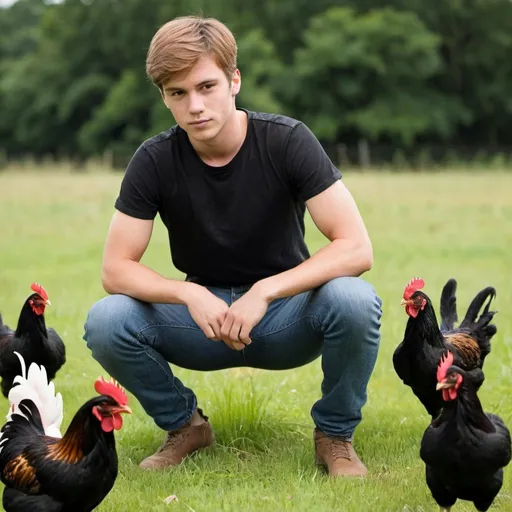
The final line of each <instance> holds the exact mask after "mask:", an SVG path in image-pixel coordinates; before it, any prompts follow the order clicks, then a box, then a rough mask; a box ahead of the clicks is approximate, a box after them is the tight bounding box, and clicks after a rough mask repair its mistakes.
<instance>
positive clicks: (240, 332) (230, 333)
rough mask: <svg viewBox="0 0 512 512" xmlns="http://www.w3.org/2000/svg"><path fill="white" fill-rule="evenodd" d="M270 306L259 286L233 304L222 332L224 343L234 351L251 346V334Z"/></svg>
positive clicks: (255, 286)
mask: <svg viewBox="0 0 512 512" xmlns="http://www.w3.org/2000/svg"><path fill="white" fill-rule="evenodd" d="M268 305H269V301H268V299H267V298H266V296H265V295H264V293H263V292H262V289H261V288H260V287H258V285H257V284H256V285H254V286H253V287H252V288H251V289H250V290H249V291H248V292H247V293H246V294H245V295H243V296H242V297H240V298H239V299H238V300H237V301H235V302H233V304H232V305H231V307H230V308H229V310H228V313H227V315H226V318H225V320H224V323H223V324H222V327H221V330H220V335H221V338H222V340H223V341H224V343H226V345H227V346H228V347H230V348H232V349H234V350H242V349H243V348H244V347H245V346H246V345H249V344H250V343H251V338H250V337H249V334H250V333H251V330H252V329H253V327H255V326H256V325H257V324H258V323H259V322H260V320H261V319H262V318H263V316H264V315H265V313H266V312H267V309H268Z"/></svg>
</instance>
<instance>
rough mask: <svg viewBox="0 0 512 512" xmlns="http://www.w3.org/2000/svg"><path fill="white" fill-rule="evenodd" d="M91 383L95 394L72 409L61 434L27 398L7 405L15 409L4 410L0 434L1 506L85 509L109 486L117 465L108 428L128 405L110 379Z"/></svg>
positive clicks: (19, 511)
mask: <svg viewBox="0 0 512 512" xmlns="http://www.w3.org/2000/svg"><path fill="white" fill-rule="evenodd" d="M29 375H30V370H29ZM16 388H17V386H15V387H14V388H13V389H12V392H11V393H12V394H13V395H14V394H15V393H14V392H15V390H16ZM94 388H95V390H96V392H97V393H99V394H100V396H97V397H95V398H92V399H91V400H89V401H88V402H86V403H85V404H84V405H83V406H82V407H81V408H80V409H79V410H78V412H77V413H76V414H75V416H74V417H73V419H72V420H71V423H70V425H69V427H68V429H67V431H66V433H65V434H64V436H63V437H62V438H58V437H51V436H49V435H47V433H45V428H44V425H43V422H42V420H41V413H42V411H39V409H38V407H37V406H36V404H35V403H34V402H33V401H32V400H30V399H22V400H21V401H20V402H19V403H18V404H14V403H13V404H12V405H11V407H12V409H13V410H16V411H17V412H14V413H11V414H10V415H9V417H10V419H9V421H8V422H7V423H6V424H5V425H4V426H3V427H2V430H1V440H0V479H1V480H2V482H3V483H4V484H5V486H6V487H5V489H4V494H3V506H4V509H5V510H6V512H26V511H29V510H30V512H70V511H73V512H89V511H91V510H93V509H94V508H95V507H97V506H98V505H99V504H100V503H101V502H102V501H103V500H104V498H105V497H106V496H107V494H108V493H109V492H110V490H111V489H112V487H113V485H114V482H115V480H116V477H117V469H118V461H117V452H116V446H115V438H114V432H113V430H119V429H120V428H121V427H122V425H123V420H122V417H121V413H131V410H130V408H129V407H128V405H127V403H128V398H127V396H126V394H125V393H124V391H123V390H122V389H121V388H120V387H119V386H118V385H117V383H115V382H114V381H110V382H108V381H105V380H104V379H103V378H100V379H98V380H97V381H96V382H95V385H94ZM31 393H32V391H29V392H28V393H27V395H30V394H31ZM50 394H51V393H50ZM16 395H19V392H18V393H16ZM45 412H46V413H47V414H46V416H47V417H52V416H55V414H54V413H53V411H50V412H48V411H45ZM57 412H58V411H57Z"/></svg>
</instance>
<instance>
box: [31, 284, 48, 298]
mask: <svg viewBox="0 0 512 512" xmlns="http://www.w3.org/2000/svg"><path fill="white" fill-rule="evenodd" d="M30 289H31V290H32V291H34V292H36V293H38V294H39V295H40V296H41V298H42V299H43V300H48V294H47V293H46V290H45V289H44V288H43V287H42V285H40V284H39V283H32V284H31V285H30Z"/></svg>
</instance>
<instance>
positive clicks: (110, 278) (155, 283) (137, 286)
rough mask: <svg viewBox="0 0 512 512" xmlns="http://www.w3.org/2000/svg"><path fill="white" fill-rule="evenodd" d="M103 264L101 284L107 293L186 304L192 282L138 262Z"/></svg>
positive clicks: (149, 300) (126, 261) (146, 300)
mask: <svg viewBox="0 0 512 512" xmlns="http://www.w3.org/2000/svg"><path fill="white" fill-rule="evenodd" d="M113 267H114V265H112V267H111V268H109V266H108V265H107V266H104V267H103V272H102V284H103V288H104V289H105V291H106V292H107V293H110V294H114V293H122V294H124V295H128V296H130V297H133V298H134V299H139V300H142V301H145V302H162V303H169V304H186V303H187V298H188V295H189V292H190V291H191V288H192V287H194V286H197V285H195V284H193V283H188V282H185V281H180V280H176V279H167V278H165V277H163V276H161V275H160V274H158V273H157V272H155V271H154V270H151V269H150V268H149V267H146V266H145V265H143V264H142V263H138V262H136V261H131V260H124V261H121V262H118V263H116V265H115V268H113Z"/></svg>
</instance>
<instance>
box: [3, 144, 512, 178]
mask: <svg viewBox="0 0 512 512" xmlns="http://www.w3.org/2000/svg"><path fill="white" fill-rule="evenodd" d="M323 147H324V148H325V150H326V152H327V154H328V155H329V157H330V158H331V160H332V161H333V162H334V163H335V165H337V166H338V167H340V168H353V169H371V168H377V169H378V168H386V169H392V170H396V171H400V170H410V169H418V170H428V169H436V168H446V167H461V168H471V167H475V168H479V169H482V168H492V169H511V170H512V146H487V147H482V146H470V145H462V144H461V145H442V144H438V145H435V144H416V145H415V146H412V147H409V148H400V147H396V146H393V145H389V144H373V143H369V142H368V141H366V140H364V139H361V140H359V141H358V142H357V143H356V144H345V143H343V142H337V143H323ZM133 151H135V149H134V150H133ZM132 154H133V153H132V152H129V151H126V150H106V151H105V152H104V153H103V154H102V155H99V156H96V157H91V158H81V157H78V156H76V157H73V158H71V157H69V156H58V155H45V156H34V155H29V154H25V155H7V154H6V152H2V151H1V150H0V170H2V169H5V168H10V169H12V168H18V167H19V168H20V169H23V168H26V169H34V168H41V170H43V169H45V170H47V169H51V168H63V167H64V168H66V169H68V170H69V169H71V170H75V171H76V172H85V171H87V170H88V169H90V168H91V167H92V168H95V169H100V168H103V169H114V170H119V171H123V170H124V169H125V168H126V166H127V164H128V162H129V161H130V158H131V157H132Z"/></svg>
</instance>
